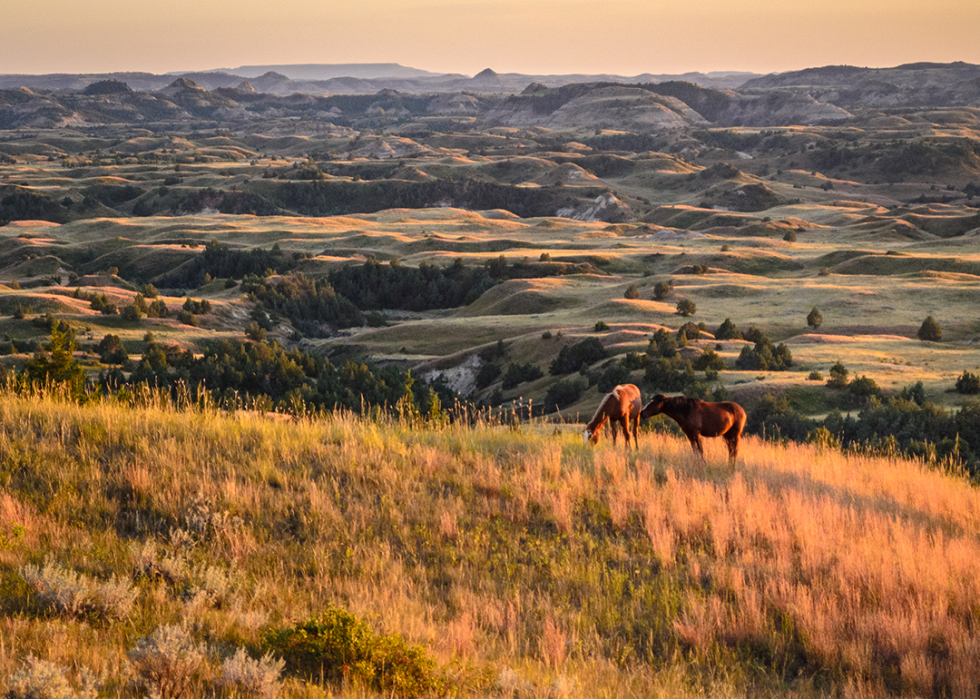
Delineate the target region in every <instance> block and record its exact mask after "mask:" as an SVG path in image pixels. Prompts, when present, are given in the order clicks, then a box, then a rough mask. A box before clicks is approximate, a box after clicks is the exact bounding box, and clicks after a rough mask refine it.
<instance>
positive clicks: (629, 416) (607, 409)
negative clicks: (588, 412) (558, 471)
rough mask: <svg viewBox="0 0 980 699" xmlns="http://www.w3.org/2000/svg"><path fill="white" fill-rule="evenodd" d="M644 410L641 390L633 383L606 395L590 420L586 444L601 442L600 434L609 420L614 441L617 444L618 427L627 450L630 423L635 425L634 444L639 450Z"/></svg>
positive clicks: (586, 428)
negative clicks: (638, 432) (638, 438)
mask: <svg viewBox="0 0 980 699" xmlns="http://www.w3.org/2000/svg"><path fill="white" fill-rule="evenodd" d="M642 408H643V401H641V400H640V389H638V388H637V387H636V386H634V385H633V384H631V383H628V384H623V385H622V386H616V388H614V389H613V390H612V391H610V392H609V393H608V394H606V397H605V398H603V399H602V402H601V403H599V408H598V409H597V410H596V411H595V415H593V416H592V419H591V420H589V423H588V424H587V425H586V426H585V431H584V432H583V433H582V434H583V435H584V436H585V441H586V442H591V443H592V444H595V443H596V442H598V441H599V433H600V432H601V431H602V427H603V425H605V424H606V421H607V420H611V421H612V440H613V444H614V445H615V444H616V426H617V425H618V426H619V427H621V428H622V430H623V435H625V437H626V448H627V449H629V448H630V423H632V424H633V444H634V445H636V448H637V449H639V448H640V445H639V443H638V442H637V437H636V434H637V431H638V430H639V428H640V411H641V409H642Z"/></svg>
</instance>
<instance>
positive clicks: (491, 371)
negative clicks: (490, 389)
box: [476, 364, 501, 388]
mask: <svg viewBox="0 0 980 699" xmlns="http://www.w3.org/2000/svg"><path fill="white" fill-rule="evenodd" d="M500 374H501V369H500V365H499V364H484V365H483V366H481V367H480V371H478V372H477V373H476V387H477V388H486V387H487V386H489V385H490V384H492V383H493V382H494V381H496V380H497V378H498V377H499V376H500Z"/></svg>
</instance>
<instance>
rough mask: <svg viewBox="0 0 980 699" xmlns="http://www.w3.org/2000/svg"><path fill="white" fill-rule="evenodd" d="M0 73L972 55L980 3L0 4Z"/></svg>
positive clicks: (761, 63) (767, 68) (610, 68)
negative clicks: (337, 64) (297, 65)
mask: <svg viewBox="0 0 980 699" xmlns="http://www.w3.org/2000/svg"><path fill="white" fill-rule="evenodd" d="M0 26H2V28H3V31H2V40H0V73H54V72H64V73H83V72H119V71H147V72H152V73H166V72H173V71H194V70H207V69H213V68H222V67H224V68H234V67H237V66H240V65H256V64H291V63H400V64H402V65H405V66H411V67H413V68H421V69H424V70H430V71H433V72H440V73H462V74H466V75H474V74H476V73H478V72H479V71H481V70H483V69H484V68H492V69H493V70H495V71H497V72H498V73H527V74H567V73H591V74H598V73H613V74H619V75H626V76H629V75H638V74H640V73H684V72H688V71H703V72H707V71H720V70H742V71H752V72H757V73H768V72H776V71H786V70H797V69H801V68H807V67H813V66H822V65H832V64H834V65H836V64H849V65H857V66H870V67H886V66H894V65H899V64H901V63H909V62H917V61H935V62H948V61H966V62H968V63H980V40H978V37H980V0H890V1H888V2H884V1H881V0H741V1H740V2H738V1H733V0H682V1H676V0H673V1H671V0H601V1H600V0H166V2H157V1H154V0H0Z"/></svg>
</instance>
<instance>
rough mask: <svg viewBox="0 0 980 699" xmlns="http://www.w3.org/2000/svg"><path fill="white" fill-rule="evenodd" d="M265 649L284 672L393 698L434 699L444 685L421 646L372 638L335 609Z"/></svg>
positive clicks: (273, 637)
mask: <svg viewBox="0 0 980 699" xmlns="http://www.w3.org/2000/svg"><path fill="white" fill-rule="evenodd" d="M265 646H266V647H265V650H266V652H269V653H272V654H273V655H277V656H279V657H281V658H282V659H283V660H284V661H285V663H286V670H287V671H288V672H290V673H292V674H294V675H299V676H301V677H304V678H307V679H310V680H316V679H319V678H320V677H322V678H323V679H325V680H327V681H329V682H334V683H338V684H339V683H340V682H343V681H345V680H346V681H353V682H355V683H358V684H361V685H363V686H365V687H368V688H370V689H372V690H374V691H376V692H382V693H384V694H386V695H389V696H396V697H422V696H427V695H431V694H438V693H440V692H441V690H442V688H443V685H444V681H443V679H442V678H441V677H440V675H439V673H438V672H437V670H436V663H435V660H433V659H432V658H431V657H430V656H429V654H428V653H427V652H426V650H425V649H424V648H423V647H422V646H413V645H409V644H408V643H406V642H405V641H404V639H402V637H401V636H398V635H391V634H377V633H375V632H374V630H373V629H371V627H370V626H369V625H368V624H367V623H366V622H365V621H362V620H361V619H359V618H358V617H357V616H355V615H354V614H351V613H350V612H347V611H345V610H343V609H338V608H336V607H331V608H329V609H327V610H326V611H325V612H323V613H322V614H321V615H320V616H319V617H314V618H312V619H309V620H308V621H305V622H303V623H300V624H297V625H296V626H294V627H292V628H288V629H282V630H279V631H274V632H272V633H270V634H269V635H268V636H267V638H266V642H265Z"/></svg>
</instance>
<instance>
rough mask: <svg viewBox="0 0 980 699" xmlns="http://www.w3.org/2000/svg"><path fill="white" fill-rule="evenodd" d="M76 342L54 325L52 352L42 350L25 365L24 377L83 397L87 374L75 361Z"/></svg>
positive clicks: (52, 329) (52, 330)
mask: <svg viewBox="0 0 980 699" xmlns="http://www.w3.org/2000/svg"><path fill="white" fill-rule="evenodd" d="M74 352H75V340H74V339H73V338H72V337H71V335H70V333H64V332H62V331H61V329H60V328H59V327H58V326H57V325H54V326H53V327H52V328H51V344H50V350H47V351H46V350H45V349H43V348H42V349H40V350H39V351H37V352H35V353H34V357H33V358H31V359H29V360H28V361H27V363H26V364H25V365H24V376H25V377H26V378H27V380H28V381H31V382H38V383H47V382H52V383H59V384H65V385H67V386H68V390H69V392H70V394H71V395H72V396H75V397H78V396H81V395H82V390H83V388H84V387H85V372H84V371H83V370H82V368H81V367H80V366H79V365H78V363H77V362H76V361H75V357H74V355H73V353H74Z"/></svg>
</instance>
